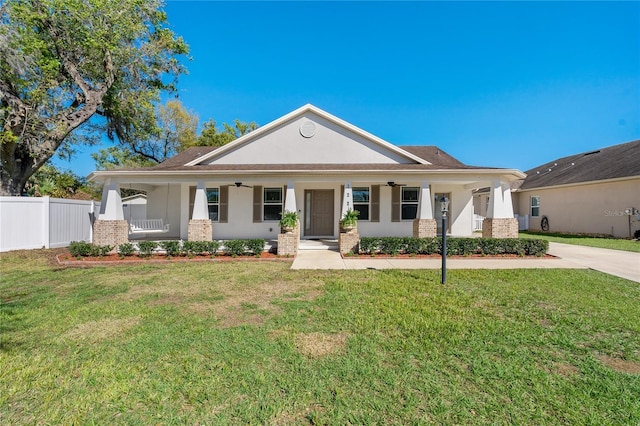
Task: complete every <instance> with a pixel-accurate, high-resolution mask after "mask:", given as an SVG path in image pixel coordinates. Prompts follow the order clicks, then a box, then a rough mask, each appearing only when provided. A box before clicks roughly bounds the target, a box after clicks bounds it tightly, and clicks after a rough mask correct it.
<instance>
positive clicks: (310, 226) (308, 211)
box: [304, 189, 334, 237]
mask: <svg viewBox="0 0 640 426" xmlns="http://www.w3.org/2000/svg"><path fill="white" fill-rule="evenodd" d="M304 204H305V205H304V207H305V208H304V235H305V236H311V237H327V236H332V235H333V215H334V212H333V189H307V190H305V191H304Z"/></svg>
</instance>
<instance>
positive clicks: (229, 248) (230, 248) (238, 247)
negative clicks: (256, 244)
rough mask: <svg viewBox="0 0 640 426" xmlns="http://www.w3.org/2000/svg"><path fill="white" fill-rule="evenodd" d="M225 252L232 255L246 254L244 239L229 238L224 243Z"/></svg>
mask: <svg viewBox="0 0 640 426" xmlns="http://www.w3.org/2000/svg"><path fill="white" fill-rule="evenodd" d="M224 252H225V253H226V254H228V255H230V256H242V255H244V254H245V252H246V250H245V242H244V240H228V241H225V243H224Z"/></svg>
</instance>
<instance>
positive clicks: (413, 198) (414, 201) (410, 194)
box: [400, 187, 420, 220]
mask: <svg viewBox="0 0 640 426" xmlns="http://www.w3.org/2000/svg"><path fill="white" fill-rule="evenodd" d="M419 193H420V188H418V187H403V188H402V198H401V207H400V209H401V218H402V220H412V219H415V218H416V217H417V216H418V194H419Z"/></svg>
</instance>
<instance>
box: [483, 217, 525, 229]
mask: <svg viewBox="0 0 640 426" xmlns="http://www.w3.org/2000/svg"><path fill="white" fill-rule="evenodd" d="M514 217H515V218H516V219H518V231H527V230H528V229H529V215H528V214H527V215H524V216H519V215H517V214H516V215H514ZM483 220H484V216H480V215H477V214H474V215H473V230H474V231H482V221H483Z"/></svg>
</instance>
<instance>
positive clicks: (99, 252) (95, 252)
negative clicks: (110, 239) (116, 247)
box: [91, 246, 113, 257]
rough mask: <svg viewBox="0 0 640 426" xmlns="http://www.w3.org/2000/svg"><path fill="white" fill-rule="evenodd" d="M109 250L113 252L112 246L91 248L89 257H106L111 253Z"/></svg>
mask: <svg viewBox="0 0 640 426" xmlns="http://www.w3.org/2000/svg"><path fill="white" fill-rule="evenodd" d="M111 250H113V246H93V248H92V250H91V256H98V257H102V256H106V255H108V254H109V253H110V252H111Z"/></svg>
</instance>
